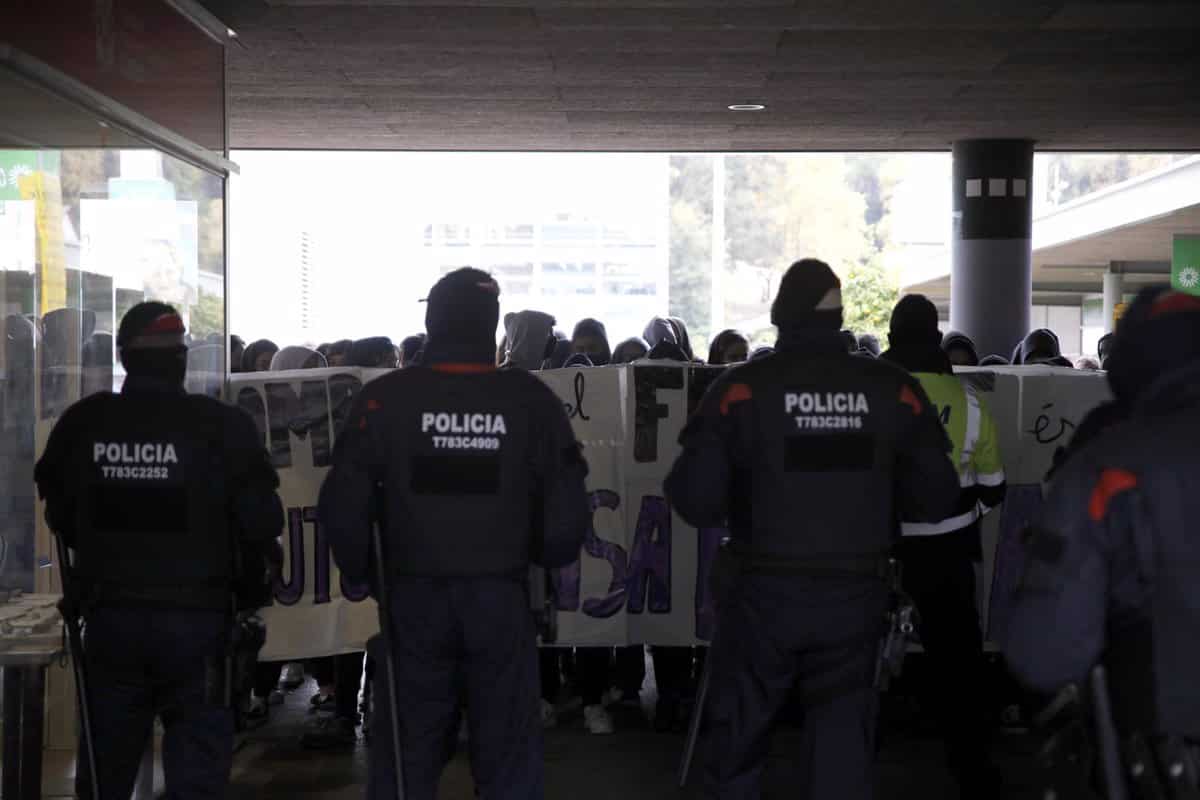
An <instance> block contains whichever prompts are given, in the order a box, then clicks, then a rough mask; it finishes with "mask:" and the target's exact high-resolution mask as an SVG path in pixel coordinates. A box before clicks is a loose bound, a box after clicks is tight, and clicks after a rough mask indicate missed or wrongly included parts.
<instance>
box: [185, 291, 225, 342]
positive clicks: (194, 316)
mask: <svg viewBox="0 0 1200 800" xmlns="http://www.w3.org/2000/svg"><path fill="white" fill-rule="evenodd" d="M188 332H189V333H190V334H191V335H192V338H193V339H204V338H206V337H208V336H210V335H212V334H214V333H219V334H224V333H225V300H224V299H223V298H222V297H221V296H220V295H216V294H209V293H208V292H204V291H202V292H200V294H199V296H198V298H197V300H196V302H195V304H193V305H191V306H189V307H188Z"/></svg>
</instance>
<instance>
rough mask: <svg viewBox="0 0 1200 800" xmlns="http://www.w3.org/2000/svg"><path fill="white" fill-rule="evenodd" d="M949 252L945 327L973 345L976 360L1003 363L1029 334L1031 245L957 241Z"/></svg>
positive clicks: (1007, 241) (1016, 241)
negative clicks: (994, 357) (1000, 358)
mask: <svg viewBox="0 0 1200 800" xmlns="http://www.w3.org/2000/svg"><path fill="white" fill-rule="evenodd" d="M953 248H954V252H953V257H952V262H951V263H952V264H953V270H952V273H951V276H950V327H951V328H953V329H954V330H956V331H960V332H961V333H965V334H966V335H967V336H970V337H971V339H972V340H974V342H975V346H976V348H977V349H978V351H979V357H980V358H983V357H984V356H988V355H992V354H998V355H1002V356H1004V357H1005V358H1007V357H1008V356H1009V355H1011V354H1012V351H1013V348H1014V347H1016V345H1017V344H1018V343H1019V342H1020V341H1021V340H1022V339H1023V338H1025V335H1026V334H1027V333H1029V324H1030V317H1031V314H1032V303H1031V302H1030V297H1031V296H1032V293H1033V265H1032V250H1031V249H1030V241H1029V240H1028V239H957V238H956V239H955V240H954V242H953Z"/></svg>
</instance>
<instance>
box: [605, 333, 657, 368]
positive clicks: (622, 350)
mask: <svg viewBox="0 0 1200 800" xmlns="http://www.w3.org/2000/svg"><path fill="white" fill-rule="evenodd" d="M649 352H650V346H649V345H648V344H646V340H645V339H643V338H642V337H640V336H634V337H632V338H629V339H626V340H625V341H623V342H621V343H620V344H619V345H617V349H616V350H613V357H612V363H613V364H632V363H633V362H634V361H639V360H641V359H643V358H645V357H646V355H647V354H648V353H649Z"/></svg>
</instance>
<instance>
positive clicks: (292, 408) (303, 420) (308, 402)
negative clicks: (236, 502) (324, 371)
mask: <svg viewBox="0 0 1200 800" xmlns="http://www.w3.org/2000/svg"><path fill="white" fill-rule="evenodd" d="M264 388H265V390H266V394H267V409H268V410H269V411H270V428H271V430H270V433H271V447H270V450H271V463H272V464H274V465H275V466H276V467H277V468H281V469H282V468H286V467H290V466H291V465H292V441H291V436H292V434H295V436H296V438H298V439H304V438H309V437H311V441H312V461H313V463H312V465H313V466H314V467H327V466H329V464H330V461H331V459H330V455H331V453H330V442H331V441H332V437H331V435H330V423H329V395H328V394H327V393H326V391H325V381H303V382H302V383H301V384H300V394H299V395H297V394H296V391H295V390H294V389H293V388H292V385H291V384H290V383H268V384H266V386H265V387H264Z"/></svg>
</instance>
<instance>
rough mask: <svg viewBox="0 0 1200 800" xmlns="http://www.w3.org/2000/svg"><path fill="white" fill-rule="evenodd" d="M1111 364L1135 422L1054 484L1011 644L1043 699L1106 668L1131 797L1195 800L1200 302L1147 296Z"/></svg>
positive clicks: (1090, 449)
mask: <svg viewBox="0 0 1200 800" xmlns="http://www.w3.org/2000/svg"><path fill="white" fill-rule="evenodd" d="M1108 366H1109V373H1108V380H1109V384H1110V385H1111V387H1112V390H1113V394H1114V396H1115V397H1116V401H1117V403H1118V404H1120V405H1121V407H1122V408H1124V409H1125V417H1124V419H1123V421H1118V422H1116V423H1115V424H1114V425H1112V426H1110V427H1109V428H1107V429H1105V430H1103V431H1102V432H1100V433H1098V434H1097V435H1096V436H1095V437H1094V439H1093V440H1092V441H1091V442H1090V443H1089V444H1087V445H1086V446H1084V447H1082V448H1081V449H1079V450H1078V451H1077V452H1074V453H1073V454H1072V455H1071V456H1070V457H1069V459H1068V460H1067V461H1066V462H1065V463H1064V464H1063V465H1062V466H1061V467H1060V468H1059V470H1058V471H1057V472H1056V473H1055V475H1054V477H1053V479H1052V480H1051V484H1050V487H1049V493H1048V496H1047V498H1046V504H1045V506H1043V508H1042V509H1041V511H1040V513H1039V515H1038V517H1037V519H1036V522H1035V524H1034V525H1033V526H1032V528H1031V530H1030V534H1029V536H1028V537H1027V539H1026V546H1027V554H1026V557H1027V559H1028V561H1027V566H1026V574H1025V577H1024V580H1023V581H1022V583H1021V585H1020V588H1019V589H1018V592H1017V595H1016V597H1015V599H1014V602H1013V608H1012V610H1011V613H1010V614H1009V615H1007V617H1006V620H1005V621H1004V624H1003V626H1002V627H1003V629H1002V631H1001V640H1000V643H1001V645H1002V647H1003V649H1004V653H1005V655H1006V657H1007V658H1008V663H1009V664H1010V665H1011V667H1012V668H1013V670H1014V671H1015V672H1016V674H1017V675H1018V676H1019V677H1020V678H1022V679H1023V680H1024V681H1025V682H1026V683H1027V684H1028V685H1029V686H1031V687H1033V688H1034V689H1037V690H1039V691H1044V692H1052V691H1055V690H1057V689H1059V688H1061V687H1063V686H1064V685H1066V684H1071V683H1075V684H1078V685H1080V686H1083V685H1084V682H1085V679H1086V678H1087V676H1088V674H1089V670H1090V669H1091V668H1092V667H1093V665H1096V664H1102V665H1103V666H1104V667H1105V668H1106V670H1107V673H1108V676H1109V681H1108V682H1109V685H1110V686H1111V690H1112V711H1113V713H1112V716H1113V719H1114V722H1115V727H1116V730H1117V733H1118V735H1119V736H1120V738H1121V744H1122V750H1123V753H1124V755H1125V757H1126V759H1127V761H1126V764H1125V777H1126V779H1127V780H1128V782H1129V786H1128V787H1127V788H1128V790H1129V792H1128V793H1129V796H1130V797H1133V798H1140V797H1166V798H1178V797H1195V796H1197V795H1198V794H1200V785H1198V784H1197V775H1198V772H1197V771H1198V770H1200V762H1198V761H1197V757H1198V756H1200V750H1198V747H1200V685H1198V684H1197V682H1196V676H1197V674H1200V592H1198V591H1197V588H1196V578H1197V574H1198V571H1197V565H1198V564H1200V539H1198V538H1197V536H1196V531H1197V526H1196V520H1197V519H1200V493H1197V491H1196V475H1197V471H1198V469H1200V298H1198V297H1194V296H1191V295H1187V294H1183V293H1180V292H1174V291H1169V290H1165V289H1148V290H1145V291H1143V292H1142V294H1140V295H1139V296H1138V298H1137V299H1136V300H1135V301H1134V302H1133V303H1132V304H1131V305H1130V307H1129V310H1128V312H1127V313H1126V315H1125V316H1124V317H1123V318H1122V319H1121V323H1120V325H1119V326H1118V329H1117V333H1116V337H1115V339H1114V341H1113V350H1112V354H1111V356H1110V357H1109V362H1108ZM1156 792H1157V793H1156ZM1189 792H1190V794H1189Z"/></svg>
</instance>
